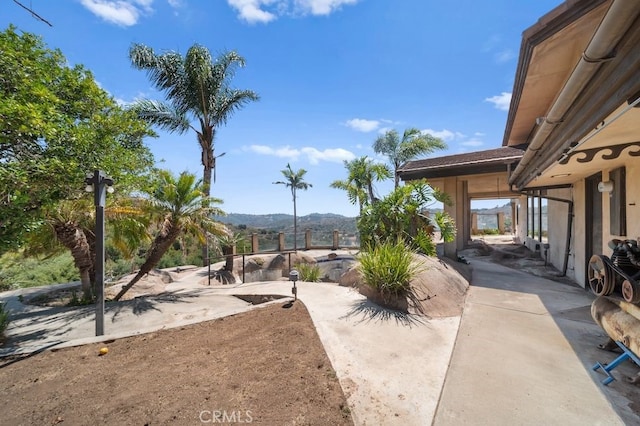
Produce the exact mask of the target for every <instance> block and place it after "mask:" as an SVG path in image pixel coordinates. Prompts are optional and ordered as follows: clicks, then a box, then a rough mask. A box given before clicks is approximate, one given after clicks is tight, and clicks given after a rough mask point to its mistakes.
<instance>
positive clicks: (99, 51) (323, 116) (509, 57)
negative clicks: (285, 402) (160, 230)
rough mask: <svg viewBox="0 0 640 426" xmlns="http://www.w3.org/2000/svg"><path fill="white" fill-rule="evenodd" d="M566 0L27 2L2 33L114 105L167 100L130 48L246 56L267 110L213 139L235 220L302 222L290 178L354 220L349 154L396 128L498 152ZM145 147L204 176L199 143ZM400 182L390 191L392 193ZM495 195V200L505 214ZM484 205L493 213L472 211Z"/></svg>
mask: <svg viewBox="0 0 640 426" xmlns="http://www.w3.org/2000/svg"><path fill="white" fill-rule="evenodd" d="M560 3H561V1H560V0H520V1H513V0H492V1H477V0H462V1H446V2H445V1H432V0H118V1H107V0H58V1H55V2H54V1H47V0H29V1H23V4H25V5H27V6H30V7H32V8H33V10H34V11H35V12H37V13H38V14H39V15H41V16H42V17H43V18H45V19H46V20H48V21H49V22H51V23H52V24H53V26H52V27H49V26H48V25H46V24H44V23H43V22H41V21H38V20H37V19H35V18H34V17H32V16H31V15H30V14H29V13H28V12H27V11H25V10H24V9H22V8H20V7H19V6H18V5H16V4H15V3H14V2H9V1H5V2H3V3H2V6H0V25H1V26H2V28H3V29H4V28H6V27H7V26H8V25H9V24H10V23H13V24H14V25H16V26H17V27H18V28H19V29H21V30H24V31H29V32H32V33H36V34H39V35H41V36H42V37H43V39H44V41H45V42H46V43H47V45H48V46H49V47H51V48H59V49H60V50H61V51H62V52H63V53H64V55H65V56H66V57H67V59H68V61H69V62H70V63H71V64H83V65H84V66H86V67H87V68H88V69H90V70H91V71H92V72H93V74H94V76H95V78H96V80H97V81H98V82H99V84H100V85H101V86H102V87H103V88H104V89H105V90H107V91H108V92H109V93H110V94H111V95H112V96H113V97H114V98H115V99H117V100H118V101H119V102H122V103H129V102H131V101H133V100H135V99H138V98H150V99H162V94H161V93H158V92H157V91H155V90H154V89H153V87H152V86H151V84H150V83H149V81H148V80H147V77H146V75H145V73H144V72H142V71H138V70H135V69H133V68H132V67H131V64H130V62H129V59H128V56H127V54H128V49H129V47H130V45H131V44H132V43H143V44H147V45H149V46H151V47H153V48H154V49H155V50H156V51H166V50H175V51H179V52H182V53H184V52H185V51H186V50H187V49H188V48H189V47H190V46H191V45H193V44H194V43H199V44H202V45H204V46H206V47H208V48H209V49H210V50H211V51H212V52H213V53H214V55H215V54H216V53H219V52H222V51H225V50H236V51H238V52H239V53H240V54H241V55H242V56H244V57H245V59H246V67H245V68H243V69H240V70H238V72H237V74H236V76H235V78H234V85H235V87H237V88H241V89H251V90H254V91H256V92H257V93H258V94H259V95H260V97H261V100H260V101H259V102H256V103H252V104H249V105H248V106H247V107H245V108H244V109H243V110H241V111H239V112H238V113H237V114H236V115H234V116H233V117H232V118H231V120H230V121H229V123H228V124H227V126H226V127H223V128H221V129H220V130H219V131H218V133H217V137H216V141H215V144H216V153H217V154H220V153H223V152H224V153H226V155H225V156H224V157H222V158H220V159H219V160H218V163H217V166H218V167H217V182H216V183H215V184H214V185H213V187H212V195H214V196H216V197H219V198H222V199H223V200H224V204H223V205H222V208H223V209H224V210H225V211H227V212H229V213H253V214H265V213H291V212H292V210H293V208H292V203H291V195H290V193H289V192H288V190H287V189H286V188H284V187H283V186H281V185H273V183H272V182H274V181H277V180H280V179H281V178H282V174H281V173H280V170H282V169H284V168H285V167H286V164H287V163H288V162H289V163H291V166H292V167H293V168H294V169H296V170H297V169H299V168H304V169H306V170H307V175H306V178H307V179H306V180H307V181H308V182H309V183H311V184H312V185H313V187H312V188H310V189H309V190H308V191H306V192H300V194H299V197H298V213H299V214H300V215H303V214H308V213H313V212H318V213H338V214H344V215H348V216H355V215H356V214H357V208H356V207H355V206H353V205H351V204H349V202H348V200H347V197H346V194H345V193H344V192H343V191H340V190H337V189H332V188H330V187H329V184H330V183H331V182H332V181H334V180H336V179H343V178H344V177H345V176H346V172H345V169H344V166H343V163H342V162H343V160H350V159H353V158H355V157H359V156H362V155H367V156H370V157H372V158H377V159H378V160H380V161H384V159H383V158H380V157H377V156H376V154H375V153H374V152H373V150H372V144H373V142H374V140H375V139H376V137H377V136H378V135H379V134H381V132H384V130H386V129H392V128H393V129H397V130H398V131H399V132H402V131H403V130H404V129H405V128H408V127H417V128H419V129H422V130H424V131H427V132H429V133H431V134H433V135H434V136H438V137H441V138H443V139H444V140H445V141H446V142H447V144H448V149H447V150H446V151H440V152H438V153H437V154H434V155H447V154H456V153H461V152H468V151H475V150H483V149H491V148H496V147H499V146H500V145H501V143H502V136H503V132H504V126H505V122H506V117H507V109H508V106H509V100H510V96H511V90H512V87H513V82H514V75H515V69H516V65H517V60H518V54H519V48H520V43H521V34H522V32H523V31H524V30H525V29H526V28H528V27H529V26H531V25H533V24H534V23H535V22H536V21H537V20H538V19H539V18H540V17H541V16H542V15H544V14H545V13H547V12H548V11H550V10H551V9H553V8H554V7H556V6H557V5H558V4H560ZM159 134H160V137H159V138H157V139H149V140H148V141H147V144H148V145H149V146H150V148H151V149H152V151H153V153H154V155H155V156H156V159H158V160H163V163H161V164H160V165H161V167H164V168H168V169H170V170H172V171H174V172H175V173H179V172H181V171H183V170H188V171H190V172H193V173H195V174H197V175H198V176H202V166H201V164H200V151H199V147H198V145H197V142H196V139H195V135H194V134H193V133H187V134H184V135H176V134H167V133H163V132H159ZM392 186H393V185H392V182H391V181H389V182H385V183H381V184H379V185H378V186H377V190H378V193H379V195H381V196H382V195H385V194H386V193H387V192H388V191H389V190H390V189H391V188H392ZM495 204H496V202H495V201H489V202H486V206H487V207H493V206H494V205H495ZM474 207H482V204H480V205H479V204H478V203H475V204H474Z"/></svg>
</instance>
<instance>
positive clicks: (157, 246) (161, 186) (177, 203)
mask: <svg viewBox="0 0 640 426" xmlns="http://www.w3.org/2000/svg"><path fill="white" fill-rule="evenodd" d="M148 195H149V196H150V198H149V200H148V202H149V206H150V214H151V216H152V218H155V219H156V225H157V231H156V235H155V238H154V239H153V242H152V243H151V247H150V248H149V250H148V251H147V254H146V257H145V261H144V263H143V264H142V266H141V267H140V270H139V271H138V273H137V274H136V275H135V276H134V277H133V278H132V279H131V281H129V283H127V284H126V285H125V286H124V287H122V290H120V292H119V293H118V294H117V295H116V297H115V298H114V300H120V298H121V297H122V296H123V295H124V294H125V293H126V292H127V291H129V289H130V288H131V287H133V285H134V284H135V283H137V282H138V281H139V280H140V279H141V278H142V277H143V276H145V275H146V274H148V273H149V271H151V270H152V269H153V268H154V267H155V266H156V265H157V264H158V262H159V261H160V259H161V258H162V256H163V255H164V254H165V252H166V251H167V250H168V249H169V248H170V247H171V245H172V244H173V243H174V242H175V241H176V239H177V238H178V237H179V236H180V235H181V234H182V233H191V234H193V235H195V236H196V237H198V239H199V240H200V242H201V243H203V244H205V243H206V237H207V235H208V234H213V235H218V236H222V235H226V234H227V232H228V231H227V229H226V227H225V226H224V225H223V224H221V223H220V222H216V221H215V220H213V219H212V217H213V216H219V215H222V214H224V212H223V211H222V210H220V209H219V208H217V207H211V206H210V204H211V203H221V202H222V200H219V199H216V198H209V197H206V195H205V193H204V184H203V183H202V181H201V180H199V181H196V177H195V175H193V174H191V173H187V172H182V173H181V174H180V176H179V177H178V179H177V180H176V178H175V177H174V176H173V175H172V174H171V173H170V172H169V171H167V170H161V171H160V172H159V179H158V183H157V184H156V190H155V191H154V192H153V193H150V194H148Z"/></svg>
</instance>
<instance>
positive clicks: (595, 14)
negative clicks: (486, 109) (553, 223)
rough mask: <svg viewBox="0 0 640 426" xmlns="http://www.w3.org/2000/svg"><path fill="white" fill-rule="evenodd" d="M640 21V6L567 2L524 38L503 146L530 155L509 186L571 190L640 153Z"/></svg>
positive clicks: (629, 0) (611, 0)
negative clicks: (580, 181)
mask: <svg viewBox="0 0 640 426" xmlns="http://www.w3.org/2000/svg"><path fill="white" fill-rule="evenodd" d="M639 15H640V8H639V7H638V3H637V1H636V0H608V1H602V0H600V1H595V0H593V1H591V0H584V1H567V2H565V3H564V4H563V5H561V6H560V7H558V8H556V9H554V10H553V11H552V12H550V13H549V14H547V15H545V16H544V17H543V18H541V19H540V21H539V22H538V23H537V24H536V25H534V26H533V27H531V28H530V29H528V30H527V31H525V33H524V35H523V43H522V50H521V54H520V61H519V64H518V70H517V74H516V83H515V85H514V91H513V95H512V101H511V107H510V111H509V118H508V121H507V127H506V129H505V137H504V140H503V145H505V146H510V145H514V144H521V143H526V144H527V149H526V151H525V154H524V156H523V158H522V160H521V161H520V163H519V165H518V167H517V168H516V169H515V170H514V173H513V174H512V175H511V178H510V183H511V184H513V185H515V186H516V187H517V188H518V189H525V188H535V187H546V186H555V185H562V184H569V183H572V182H575V181H576V180H578V179H580V178H583V177H585V176H589V175H590V174H593V173H596V172H597V171H600V170H602V169H604V168H606V167H610V168H611V167H615V166H616V165H617V164H618V163H623V162H624V161H625V158H626V159H628V157H629V156H633V155H634V154H636V153H640V108H633V107H632V106H631V105H630V103H633V102H634V100H635V99H636V98H637V94H638V93H639V92H640V49H638V48H637V46H640V18H639ZM638 103H640V101H638Z"/></svg>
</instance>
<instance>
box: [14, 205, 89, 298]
mask: <svg viewBox="0 0 640 426" xmlns="http://www.w3.org/2000/svg"><path fill="white" fill-rule="evenodd" d="M87 210H89V211H90V204H89V202H88V201H87V200H86V199H77V200H64V201H62V202H60V203H59V204H58V205H57V206H56V207H55V208H51V209H48V210H46V211H45V212H44V213H45V214H44V218H45V220H44V221H42V222H41V223H40V226H39V227H37V228H35V229H33V230H32V232H30V233H29V236H28V242H29V243H28V244H27V246H26V249H25V252H24V254H25V255H26V256H38V255H48V256H51V255H55V254H58V253H61V252H63V251H64V249H67V250H69V252H70V253H71V257H72V258H73V262H74V265H75V267H76V268H78V272H79V275H80V282H81V286H82V292H83V298H84V300H87V301H88V300H91V299H92V297H93V291H94V289H93V284H94V281H95V274H94V271H95V233H94V232H93V226H94V218H92V217H91V216H89V215H86V214H85V212H86V211H87Z"/></svg>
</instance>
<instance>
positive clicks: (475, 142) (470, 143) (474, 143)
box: [460, 139, 484, 146]
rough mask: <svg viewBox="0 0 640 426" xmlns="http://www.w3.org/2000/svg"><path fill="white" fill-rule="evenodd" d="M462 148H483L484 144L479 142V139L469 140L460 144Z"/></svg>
mask: <svg viewBox="0 0 640 426" xmlns="http://www.w3.org/2000/svg"><path fill="white" fill-rule="evenodd" d="M460 145H462V146H482V145H484V142H482V141H479V140H478V139H469V140H468V141H464V142H462V143H460Z"/></svg>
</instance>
